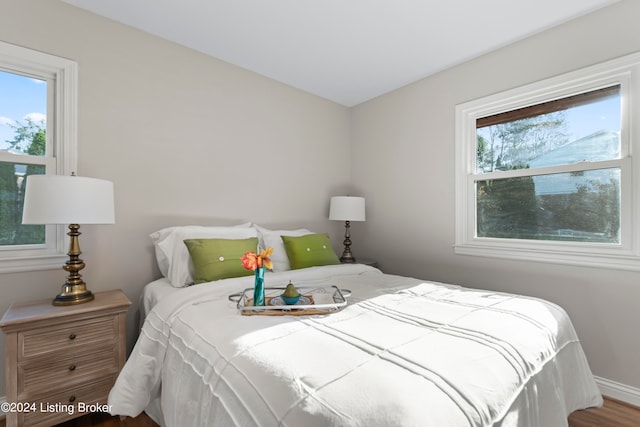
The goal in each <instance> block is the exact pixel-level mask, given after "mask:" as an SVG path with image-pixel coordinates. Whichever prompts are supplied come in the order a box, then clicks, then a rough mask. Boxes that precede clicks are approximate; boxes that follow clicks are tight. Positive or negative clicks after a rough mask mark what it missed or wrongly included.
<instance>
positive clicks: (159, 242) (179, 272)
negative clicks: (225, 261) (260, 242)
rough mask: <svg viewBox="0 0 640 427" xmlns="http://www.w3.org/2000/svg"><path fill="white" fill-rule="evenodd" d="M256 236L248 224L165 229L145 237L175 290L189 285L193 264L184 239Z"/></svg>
mask: <svg viewBox="0 0 640 427" xmlns="http://www.w3.org/2000/svg"><path fill="white" fill-rule="evenodd" d="M257 236H258V233H257V231H256V229H255V228H253V227H251V223H246V224H240V225H236V226H227V227H225V226H219V227H205V226H200V225H188V226H179V227H168V228H164V229H162V230H159V231H156V232H154V233H151V234H150V235H149V237H151V241H152V242H153V246H154V247H155V250H156V260H157V262H158V268H159V269H160V272H161V273H162V275H163V276H165V277H166V278H167V279H169V281H170V282H171V285H172V286H175V287H182V286H186V285H189V284H191V283H193V263H192V262H191V256H190V255H189V250H188V249H187V246H186V245H185V244H184V240H185V239H248V238H250V237H257Z"/></svg>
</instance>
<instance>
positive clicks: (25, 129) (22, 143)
mask: <svg viewBox="0 0 640 427" xmlns="http://www.w3.org/2000/svg"><path fill="white" fill-rule="evenodd" d="M11 127H12V128H13V129H14V131H15V136H14V138H13V139H12V140H8V141H6V142H7V143H8V144H9V146H10V148H11V149H12V150H14V151H18V152H21V153H24V154H28V155H32V156H44V155H45V153H46V147H47V135H46V128H45V123H44V121H34V120H32V119H27V120H26V123H20V122H18V123H16V124H15V125H12V126H11ZM19 167H21V165H17V164H14V163H7V162H0V245H21V244H39V243H44V241H45V227H44V225H22V207H23V203H24V185H25V180H26V179H28V176H29V175H39V174H44V172H45V169H44V166H42V165H27V166H26V168H25V169H24V171H25V175H24V177H23V178H21V177H20V176H19V174H18V173H17V168H19Z"/></svg>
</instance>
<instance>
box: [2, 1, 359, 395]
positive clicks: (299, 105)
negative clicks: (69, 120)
mask: <svg viewBox="0 0 640 427" xmlns="http://www.w3.org/2000/svg"><path fill="white" fill-rule="evenodd" d="M0 10H1V12H0V40H2V41H4V42H8V43H13V44H16V45H21V46H24V47H28V48H31V49H35V50H40V51H43V52H47V53H50V54H54V55H59V56H62V57H66V58H69V59H72V60H74V61H76V62H77V63H78V71H79V108H78V110H79V117H78V126H79V135H78V141H79V156H78V158H79V167H78V173H79V175H86V176H93V177H98V178H104V179H108V180H111V181H113V182H114V185H115V197H116V224H115V225H111V226H83V227H82V230H81V231H82V232H83V234H82V236H81V237H80V245H81V248H82V252H83V255H82V258H83V259H84V260H85V261H86V263H87V267H86V269H85V270H83V271H82V274H83V277H84V279H85V281H86V282H87V283H88V286H89V288H90V289H91V290H92V291H100V290H107V289H113V288H122V289H123V290H124V291H125V292H126V294H127V295H128V297H129V299H131V300H132V301H133V302H134V306H133V307H132V308H131V310H130V311H129V318H128V338H129V347H131V346H132V343H133V341H134V339H135V338H136V333H137V330H136V321H137V319H136V311H137V301H138V298H139V295H140V290H141V288H142V286H143V285H144V284H146V283H148V282H149V281H151V280H153V279H155V278H157V277H158V276H159V273H158V271H157V268H156V266H155V260H154V258H153V251H152V247H151V243H150V241H149V239H148V234H149V233H150V232H152V231H154V230H157V229H159V228H162V227H165V226H168V225H174V224H188V223H194V224H195V223H197V224H223V223H226V224H228V223H232V222H240V221H244V220H251V221H255V222H257V223H259V224H265V225H278V224H280V225H288V226H291V225H306V226H309V227H312V228H313V229H315V230H318V231H332V230H334V231H335V234H336V236H337V237H336V239H334V240H336V241H339V240H340V238H341V234H340V233H341V230H340V227H339V226H338V225H337V224H333V223H330V222H329V221H328V219H327V216H328V204H329V198H330V196H332V195H335V194H343V192H344V191H347V190H348V187H347V186H348V183H349V180H350V171H349V118H350V116H349V110H348V109H346V108H345V107H342V106H339V105H337V104H334V103H332V102H329V101H326V100H323V99H321V98H318V97H315V96H312V95H309V94H307V93H303V92H301V91H298V90H295V89H292V88H290V87H287V86H285V85H282V84H279V83H276V82H274V81H272V80H269V79H267V78H264V77H261V76H258V75H256V74H254V73H251V72H248V71H245V70H242V69H239V68H237V67H234V66H231V65H229V64H226V63H224V62H222V61H218V60H215V59H212V58H209V57H206V56H204V55H201V54H199V53H197V52H194V51H191V50H188V49H185V48H183V47H180V46H177V45H175V44H172V43H168V42H166V41H164V40H161V39H159V38H156V37H152V36H149V35H147V34H144V33H141V32H139V31H135V30H132V29H130V28H128V27H125V26H122V25H119V24H116V23H113V22H111V21H108V20H105V19H102V18H99V17H97V16H95V15H91V14H89V13H85V12H83V11H81V10H80V9H76V8H74V7H71V6H69V5H67V4H66V3H62V2H59V1H52V0H2V1H1V5H0ZM332 233H333V231H332ZM63 282H64V272H63V271H62V269H61V268H60V269H58V270H52V271H44V272H32V273H15V274H0V313H3V312H4V311H5V310H6V309H7V308H8V306H9V305H10V304H11V303H12V302H16V301H27V300H32V299H40V298H53V296H55V295H56V294H57V293H58V292H59V291H60V286H61V285H62V283H63ZM4 352H5V341H4V335H2V334H0V360H2V361H4ZM4 377H5V376H4V362H2V363H0V396H3V395H5V378H4Z"/></svg>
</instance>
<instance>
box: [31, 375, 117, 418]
mask: <svg viewBox="0 0 640 427" xmlns="http://www.w3.org/2000/svg"><path fill="white" fill-rule="evenodd" d="M114 382H115V375H112V376H111V377H109V378H106V379H104V380H102V381H98V382H94V383H91V384H86V385H83V386H82V387H76V388H73V387H70V388H69V389H68V390H65V391H64V392H59V393H55V394H52V395H50V396H47V397H43V398H41V399H38V400H34V401H30V403H31V402H33V403H34V405H33V406H34V408H35V409H36V411H35V412H28V413H24V414H22V413H21V414H19V418H18V424H19V425H21V426H29V427H38V426H51V425H54V424H59V423H61V422H63V421H65V420H67V419H71V418H74V417H76V416H78V415H82V414H81V413H78V410H79V409H82V408H79V407H78V405H79V404H80V405H84V406H88V405H94V404H96V403H100V404H106V403H107V396H108V395H109V391H110V390H111V387H112V386H113V383H114ZM85 409H86V408H85ZM23 415H24V417H22V416H23ZM20 418H22V419H20Z"/></svg>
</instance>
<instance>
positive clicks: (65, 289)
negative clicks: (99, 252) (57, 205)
mask: <svg viewBox="0 0 640 427" xmlns="http://www.w3.org/2000/svg"><path fill="white" fill-rule="evenodd" d="M79 229H80V226H79V225H78V224H70V225H69V232H68V233H67V235H69V237H71V241H70V242H69V252H68V253H67V255H69V259H68V260H67V262H66V264H65V265H64V266H62V268H63V269H64V270H65V271H68V272H69V275H68V276H67V283H65V284H64V285H62V291H61V292H60V293H59V294H58V296H56V297H55V298H54V299H53V302H52V303H53V305H73V304H82V303H84V302H89V301H91V300H93V294H92V293H91V291H90V290H88V289H87V285H86V283H84V281H83V280H82V276H81V275H80V273H79V271H80V270H82V269H83V268H84V266H85V264H84V261H82V260H81V259H80V254H81V252H80V244H79V243H78V236H79V235H80V234H81V233H80V231H78V230H79Z"/></svg>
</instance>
